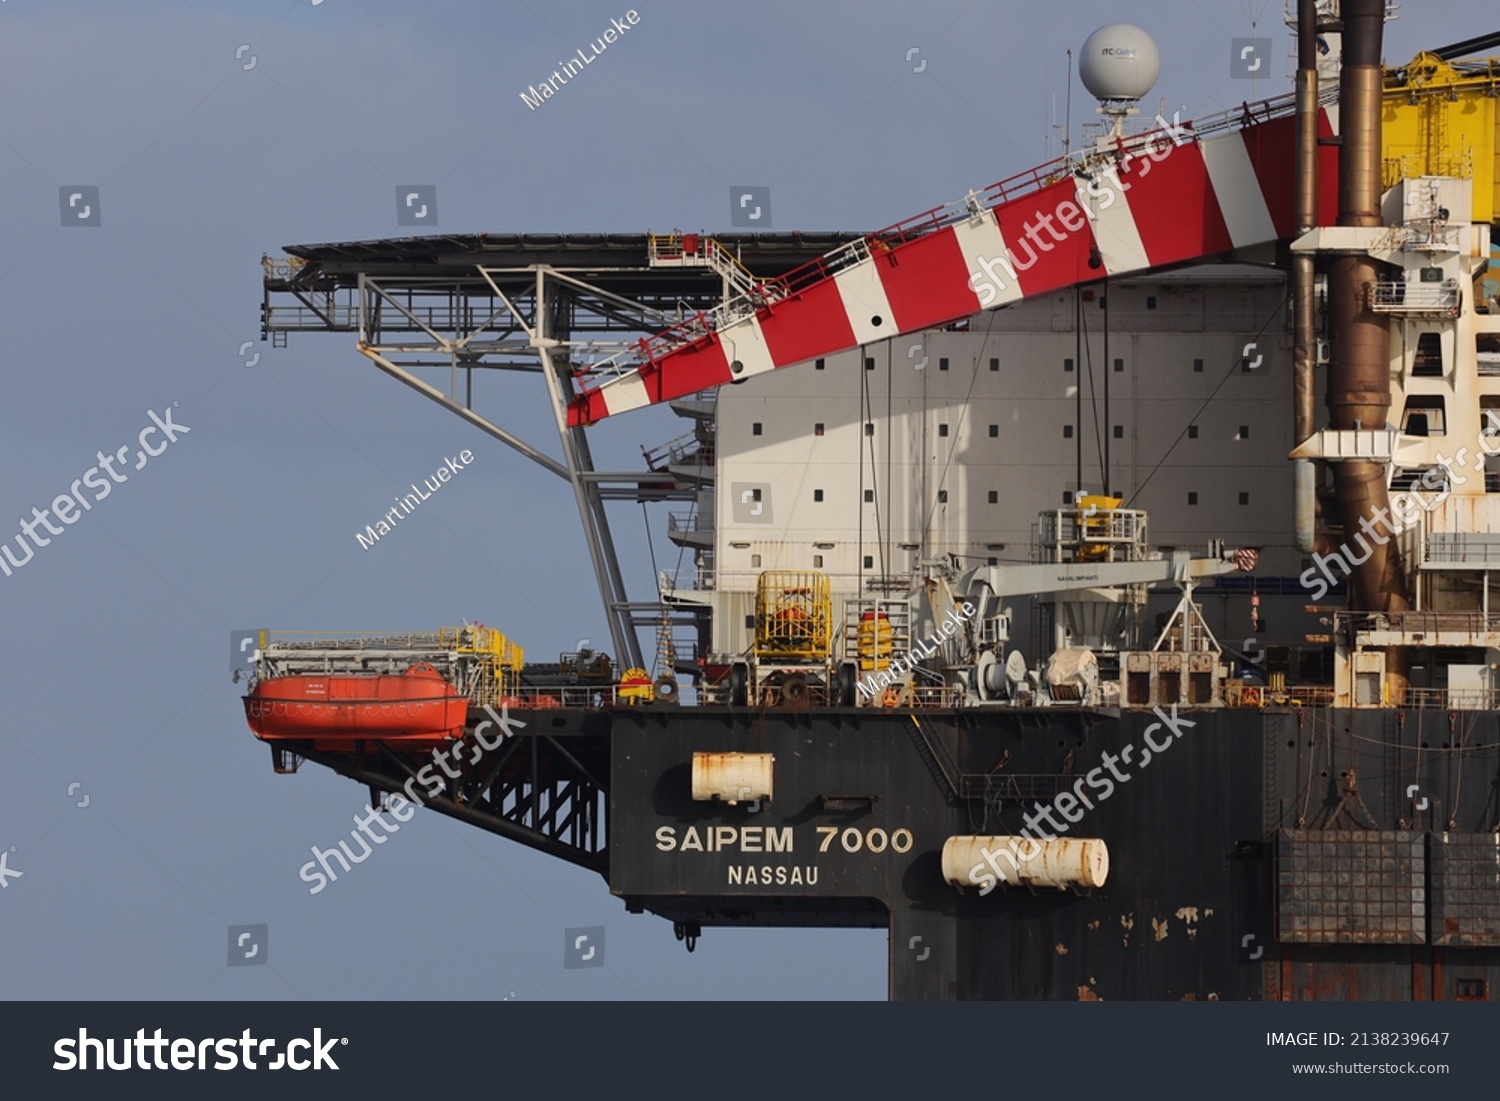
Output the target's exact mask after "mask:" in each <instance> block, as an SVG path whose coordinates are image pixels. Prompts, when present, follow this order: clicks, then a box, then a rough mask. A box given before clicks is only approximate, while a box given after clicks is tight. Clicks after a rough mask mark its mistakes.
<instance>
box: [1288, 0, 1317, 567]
mask: <svg viewBox="0 0 1500 1101" xmlns="http://www.w3.org/2000/svg"><path fill="white" fill-rule="evenodd" d="M1317 36H1318V11H1317V5H1316V3H1315V2H1314V0H1298V4H1297V198H1296V203H1297V209H1296V213H1297V235H1298V236H1299V237H1300V236H1301V235H1302V234H1304V233H1307V232H1308V231H1309V230H1311V229H1313V228H1315V227H1316V225H1317V222H1318V68H1317V66H1318V49H1317ZM1316 275H1317V269H1316V261H1315V259H1314V257H1313V256H1312V254H1311V253H1298V254H1297V255H1296V256H1295V257H1294V258H1293V260H1292V333H1293V352H1292V438H1293V439H1294V440H1296V441H1297V443H1299V444H1300V443H1302V442H1303V441H1305V440H1306V439H1307V438H1308V437H1309V436H1311V435H1312V434H1313V432H1315V431H1316V421H1315V420H1314V412H1313V408H1314V402H1313V391H1314V387H1315V386H1316V377H1315V373H1316V371H1317V309H1316V301H1315V298H1314V295H1315V294H1316V283H1315V281H1316ZM1292 486H1293V490H1294V505H1293V526H1294V533H1293V535H1294V538H1293V541H1294V542H1295V544H1296V547H1297V549H1298V550H1299V551H1301V552H1302V553H1304V554H1306V553H1308V552H1309V551H1312V550H1313V549H1314V548H1315V547H1316V545H1317V520H1316V511H1317V487H1318V477H1317V470H1316V468H1314V466H1313V464H1312V463H1311V462H1310V461H1309V460H1306V459H1298V460H1296V461H1295V463H1294V464H1293V467H1292Z"/></svg>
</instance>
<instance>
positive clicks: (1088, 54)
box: [1078, 23, 1161, 100]
mask: <svg viewBox="0 0 1500 1101" xmlns="http://www.w3.org/2000/svg"><path fill="white" fill-rule="evenodd" d="M1160 72H1161V54H1160V53H1158V52H1157V49H1156V43H1155V42H1153V41H1152V39H1151V36H1150V35H1149V34H1147V33H1146V32H1145V31H1143V30H1141V28H1139V27H1137V26H1134V25H1132V24H1130V23H1111V24H1109V25H1108V26H1106V27H1100V28H1099V29H1098V30H1097V31H1095V32H1094V33H1093V34H1091V35H1089V37H1088V40H1087V41H1086V42H1084V44H1083V51H1082V52H1081V53H1080V54H1079V58H1078V75H1079V77H1081V78H1082V80H1083V86H1084V87H1085V88H1087V89H1088V90H1089V94H1090V95H1092V96H1093V97H1094V98H1095V99H1100V100H1137V99H1140V98H1141V97H1142V96H1144V95H1145V94H1146V93H1147V92H1149V91H1151V86H1152V85H1154V84H1155V83H1156V77H1157V75H1158V74H1159V73H1160Z"/></svg>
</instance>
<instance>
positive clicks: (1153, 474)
mask: <svg viewBox="0 0 1500 1101" xmlns="http://www.w3.org/2000/svg"><path fill="white" fill-rule="evenodd" d="M1285 310H1286V302H1285V301H1283V302H1282V304H1281V305H1280V306H1278V307H1276V312H1275V313H1273V314H1271V316H1270V317H1268V318H1266V320H1265V323H1264V324H1263V325H1261V327H1260V330H1259V331H1258V332H1257V333H1256V334H1255V340H1254V341H1252V342H1251V343H1257V342H1259V340H1260V338H1261V335H1262V334H1263V333H1265V331H1266V330H1267V329H1269V328H1270V327H1271V322H1273V321H1275V320H1276V318H1277V317H1278V316H1280V315H1281V314H1282V313H1283V312H1285ZM1241 362H1243V359H1242V357H1236V358H1235V361H1234V363H1233V364H1231V365H1230V368H1229V370H1228V371H1226V372H1225V373H1224V377H1223V378H1221V379H1220V380H1219V384H1218V385H1217V386H1215V387H1214V388H1213V391H1212V392H1211V393H1210V394H1209V395H1208V397H1206V398H1204V399H1203V404H1202V405H1200V406H1198V408H1197V409H1196V410H1194V412H1193V415H1192V416H1191V417H1189V418H1188V422H1187V424H1185V425H1183V426H1182V431H1181V432H1179V433H1177V438H1176V439H1175V440H1173V441H1172V443H1171V444H1170V445H1169V446H1168V447H1167V450H1166V451H1165V452H1164V453H1163V455H1162V457H1161V458H1160V459H1158V460H1157V461H1156V465H1155V466H1153V467H1152V468H1151V472H1150V473H1149V474H1147V475H1146V479H1145V481H1143V482H1141V484H1140V485H1138V486H1136V488H1135V492H1134V493H1132V494H1131V495H1130V500H1129V501H1126V502H1125V507H1126V508H1129V507H1130V506H1131V505H1132V504H1133V503H1134V502H1135V499H1136V498H1137V497H1139V496H1140V495H1141V491H1142V490H1143V489H1145V488H1146V486H1148V485H1150V484H1151V479H1152V478H1154V477H1156V472H1157V471H1158V470H1160V469H1161V468H1162V464H1163V463H1165V462H1166V461H1167V459H1169V458H1170V457H1171V455H1172V452H1173V451H1175V450H1177V445H1178V444H1180V443H1181V442H1182V441H1183V440H1184V439H1186V438H1187V434H1188V429H1189V428H1191V427H1192V426H1193V425H1194V424H1196V423H1197V421H1198V416H1199V414H1201V413H1202V412H1203V410H1205V409H1207V408H1208V407H1209V404H1210V403H1211V402H1212V401H1213V400H1214V398H1216V397H1218V396H1219V391H1220V390H1222V389H1223V388H1224V384H1225V383H1226V382H1228V381H1229V379H1230V377H1231V376H1232V375H1233V374H1234V372H1235V368H1236V367H1238V366H1239V365H1240V364H1241ZM1092 371H1093V368H1092V367H1091V368H1090V380H1091V381H1092V377H1093V376H1092Z"/></svg>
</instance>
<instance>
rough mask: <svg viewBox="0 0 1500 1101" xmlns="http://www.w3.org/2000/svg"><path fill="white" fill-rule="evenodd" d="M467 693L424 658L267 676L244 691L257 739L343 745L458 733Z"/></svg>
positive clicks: (433, 742) (419, 740)
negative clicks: (395, 668) (389, 665)
mask: <svg viewBox="0 0 1500 1101" xmlns="http://www.w3.org/2000/svg"><path fill="white" fill-rule="evenodd" d="M468 716H469V701H468V699H467V698H465V697H464V696H461V695H459V693H458V690H457V689H455V688H454V687H453V686H452V685H451V684H449V683H448V681H447V680H446V679H444V677H443V675H442V674H441V673H439V672H438V671H437V670H436V669H434V668H433V667H432V666H430V665H426V664H422V665H413V666H412V667H411V668H409V669H407V670H406V672H404V673H397V674H387V673H381V674H375V675H339V676H302V675H299V676H290V677H271V678H270V679H268V680H263V681H261V682H260V683H259V684H257V685H256V686H255V688H254V689H253V690H252V691H251V692H250V694H249V695H248V696H246V697H245V719H246V721H247V722H248V723H249V724H250V729H251V730H253V731H254V732H255V736H256V737H257V738H260V739H261V740H262V741H311V742H312V743H313V747H314V748H315V749H348V748H350V746H351V745H352V743H353V742H355V741H357V740H362V739H363V740H371V741H383V742H392V743H400V744H401V745H402V746H404V747H410V748H416V749H428V748H432V747H435V746H439V745H442V744H443V742H444V741H446V740H448V739H450V738H458V737H460V736H462V734H463V731H464V723H465V722H466V721H467V720H468Z"/></svg>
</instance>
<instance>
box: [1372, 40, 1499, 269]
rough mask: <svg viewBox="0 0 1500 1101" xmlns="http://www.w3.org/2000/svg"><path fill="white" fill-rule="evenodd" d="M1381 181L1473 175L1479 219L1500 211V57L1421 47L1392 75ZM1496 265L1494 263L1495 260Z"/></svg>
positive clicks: (1485, 219) (1492, 217)
mask: <svg viewBox="0 0 1500 1101" xmlns="http://www.w3.org/2000/svg"><path fill="white" fill-rule="evenodd" d="M1382 133H1383V136H1384V144H1385V148H1384V151H1383V153H1384V165H1383V173H1382V175H1383V179H1382V183H1383V185H1384V186H1385V187H1387V188H1389V187H1394V186H1395V185H1396V184H1397V183H1399V182H1400V181H1401V180H1403V179H1411V178H1412V177H1415V176H1454V177H1457V178H1459V179H1466V180H1473V181H1474V221H1475V222H1494V221H1495V217H1496V212H1497V211H1500V172H1497V170H1496V156H1497V153H1500V59H1497V58H1490V59H1480V60H1473V59H1467V58H1466V59H1461V60H1456V61H1451V62H1450V61H1444V60H1443V59H1442V58H1440V57H1438V56H1437V55H1435V54H1429V53H1420V54H1418V55H1417V56H1416V57H1415V58H1413V59H1412V61H1411V63H1410V64H1408V65H1405V66H1403V67H1401V68H1396V69H1387V70H1386V74H1385V114H1384V117H1383V119H1382ZM1492 270H1493V264H1492Z"/></svg>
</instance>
